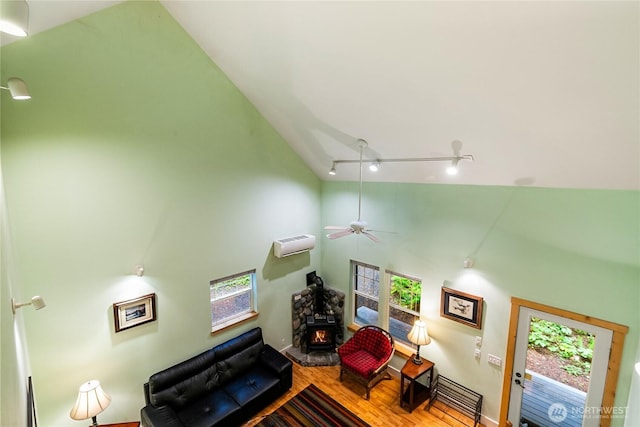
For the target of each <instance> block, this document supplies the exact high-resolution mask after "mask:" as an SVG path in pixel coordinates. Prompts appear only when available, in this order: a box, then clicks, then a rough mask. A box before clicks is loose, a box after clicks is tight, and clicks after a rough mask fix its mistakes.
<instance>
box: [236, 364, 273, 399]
mask: <svg viewBox="0 0 640 427" xmlns="http://www.w3.org/2000/svg"><path fill="white" fill-rule="evenodd" d="M278 383H279V380H278V377H276V376H275V375H274V374H273V373H272V372H269V371H267V370H266V369H264V368H263V367H260V366H256V367H254V368H253V369H251V370H250V371H247V372H246V373H244V374H242V375H240V376H239V377H237V378H235V379H234V380H233V381H231V382H229V383H228V384H227V385H226V386H224V391H226V392H227V394H228V395H229V396H231V397H232V398H233V400H235V401H236V402H237V403H238V404H240V405H241V406H247V405H251V404H252V403H253V401H255V400H256V399H259V398H260V397H261V396H262V395H263V394H265V393H268V392H269V391H270V390H271V389H273V388H274V387H276V388H277V387H278Z"/></svg>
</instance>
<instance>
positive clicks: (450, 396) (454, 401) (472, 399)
mask: <svg viewBox="0 0 640 427" xmlns="http://www.w3.org/2000/svg"><path fill="white" fill-rule="evenodd" d="M437 401H440V402H442V403H444V404H445V405H447V406H449V407H450V408H453V409H455V410H457V411H459V412H460V413H462V414H464V415H466V416H467V417H469V418H471V419H473V421H474V422H473V427H476V425H478V424H480V414H481V412H482V395H481V394H478V393H476V392H475V391H473V390H470V389H468V388H466V387H465V386H463V385H460V384H458V383H457V382H455V381H452V380H450V379H449V378H447V377H444V376H442V375H438V376H436V378H435V380H434V381H433V383H432V384H431V398H430V399H429V404H428V405H427V410H429V409H431V406H432V405H433V404H434V403H435V402H437ZM445 414H446V415H450V414H447V413H446V412H445ZM463 424H464V423H463ZM465 425H466V424H465Z"/></svg>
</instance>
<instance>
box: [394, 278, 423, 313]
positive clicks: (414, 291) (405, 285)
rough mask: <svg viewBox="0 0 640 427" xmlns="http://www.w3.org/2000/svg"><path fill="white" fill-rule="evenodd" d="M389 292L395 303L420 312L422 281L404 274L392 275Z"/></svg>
mask: <svg viewBox="0 0 640 427" xmlns="http://www.w3.org/2000/svg"><path fill="white" fill-rule="evenodd" d="M389 294H390V300H391V302H392V303H393V304H396V305H399V306H400V307H403V308H406V309H408V310H411V311H415V312H417V313H420V298H421V296H422V282H420V281H418V280H412V279H409V278H407V277H403V276H392V277H391V290H390V293H389Z"/></svg>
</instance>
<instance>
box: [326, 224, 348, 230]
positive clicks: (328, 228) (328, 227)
mask: <svg viewBox="0 0 640 427" xmlns="http://www.w3.org/2000/svg"><path fill="white" fill-rule="evenodd" d="M324 229H325V230H349V227H346V226H344V225H327V226H326V227H325V228H324Z"/></svg>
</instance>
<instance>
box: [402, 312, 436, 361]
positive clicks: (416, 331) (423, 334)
mask: <svg viewBox="0 0 640 427" xmlns="http://www.w3.org/2000/svg"><path fill="white" fill-rule="evenodd" d="M407 338H409V341H411V342H412V343H414V344H415V345H417V346H418V349H417V350H416V357H414V358H413V363H415V364H416V365H422V360H421V359H420V346H421V345H427V344H429V343H430V342H431V338H429V333H428V332H427V324H426V323H424V322H423V321H422V320H416V322H415V323H414V324H413V327H412V328H411V331H409V335H407Z"/></svg>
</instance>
